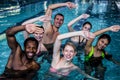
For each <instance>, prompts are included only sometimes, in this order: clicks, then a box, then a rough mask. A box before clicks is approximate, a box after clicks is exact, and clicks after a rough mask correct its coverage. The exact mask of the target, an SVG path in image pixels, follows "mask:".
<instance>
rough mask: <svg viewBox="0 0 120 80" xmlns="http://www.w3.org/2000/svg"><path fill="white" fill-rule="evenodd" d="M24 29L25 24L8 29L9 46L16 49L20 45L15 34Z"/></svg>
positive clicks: (13, 49)
mask: <svg viewBox="0 0 120 80" xmlns="http://www.w3.org/2000/svg"><path fill="white" fill-rule="evenodd" d="M23 30H25V26H17V27H12V28H10V29H8V30H7V31H6V37H7V42H8V46H9V47H10V48H11V50H12V51H15V50H16V48H17V47H18V46H19V44H18V42H17V41H16V38H15V34H16V33H17V32H19V31H23Z"/></svg>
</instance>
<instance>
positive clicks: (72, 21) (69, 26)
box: [68, 14, 90, 32]
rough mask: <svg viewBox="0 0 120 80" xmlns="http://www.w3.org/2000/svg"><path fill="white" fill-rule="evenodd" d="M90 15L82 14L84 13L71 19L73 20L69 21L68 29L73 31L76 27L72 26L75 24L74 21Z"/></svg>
mask: <svg viewBox="0 0 120 80" xmlns="http://www.w3.org/2000/svg"><path fill="white" fill-rule="evenodd" d="M89 16H90V15H88V14H82V15H80V16H78V17H77V18H75V19H73V20H71V21H70V22H69V23H68V30H69V31H70V32H73V31H74V29H73V28H72V25H73V24H74V23H76V22H78V21H79V20H80V19H82V18H84V19H86V18H88V17H89Z"/></svg>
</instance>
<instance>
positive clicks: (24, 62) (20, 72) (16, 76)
mask: <svg viewBox="0 0 120 80" xmlns="http://www.w3.org/2000/svg"><path fill="white" fill-rule="evenodd" d="M63 6H67V7H68V8H70V9H71V8H75V7H76V5H75V4H74V3H72V2H66V3H58V4H52V5H49V6H48V8H47V10H46V12H45V15H43V16H40V17H37V18H34V19H31V20H28V21H26V22H24V23H23V24H22V25H20V26H15V27H11V28H10V29H8V30H7V31H6V37H7V43H8V46H9V47H10V49H11V54H10V56H9V59H8V62H7V64H6V67H5V70H4V72H3V74H2V75H1V76H0V80H32V78H33V77H34V76H35V75H36V73H37V71H38V70H39V69H40V64H39V63H37V62H36V61H35V59H34V57H35V56H37V57H41V55H45V56H46V54H44V53H45V52H47V53H48V54H47V57H48V60H50V63H51V67H50V69H49V72H50V73H51V74H53V75H56V76H57V77H59V78H61V77H65V76H68V75H69V73H70V72H71V71H73V70H76V71H78V72H79V73H80V74H82V75H83V76H84V77H85V78H84V80H87V79H89V78H90V79H93V80H104V73H105V70H106V68H105V67H104V66H103V64H102V60H103V59H104V58H106V59H108V60H110V61H113V62H114V63H115V64H118V65H120V63H119V62H118V61H116V60H114V59H113V57H112V55H110V54H108V53H107V52H106V51H105V50H104V49H105V48H106V47H107V46H108V44H109V43H110V42H111V37H110V36H109V35H108V34H103V33H105V32H107V31H113V32H118V31H119V30H120V26H119V25H113V26H110V27H107V28H104V29H101V30H98V31H96V32H94V33H91V32H90V30H91V29H92V24H91V23H90V22H85V23H83V24H82V29H81V30H80V31H75V30H74V29H73V28H72V25H73V24H74V23H76V22H78V21H79V20H80V19H82V18H84V19H86V18H88V17H89V16H90V15H89V14H82V15H80V16H78V17H77V18H75V19H73V20H72V21H70V22H69V23H68V25H67V26H68V30H69V32H68V33H64V34H60V33H59V31H58V30H59V28H60V27H61V26H62V24H63V23H64V16H63V14H61V13H58V14H56V15H55V17H54V23H53V24H52V22H51V16H52V10H53V9H56V8H59V7H63ZM35 21H42V22H43V25H42V26H40V25H37V24H33V23H34V22H35ZM20 31H24V34H25V35H24V36H25V38H26V40H25V41H24V50H22V48H21V46H20V44H19V43H18V42H17V40H16V37H15V35H16V33H18V32H20ZM30 34H32V35H33V36H32V37H31V36H30ZM99 35H100V36H99ZM97 36H99V38H98V41H97V43H96V45H95V46H93V45H92V43H93V41H94V39H95V37H97ZM68 38H69V40H68V41H67V42H66V43H65V45H64V46H62V40H63V39H68ZM61 46H62V47H61ZM78 47H79V48H78ZM61 48H62V49H61ZM80 48H82V49H83V50H84V56H85V59H84V70H82V69H81V68H80V67H78V66H76V65H75V64H73V63H72V59H73V58H74V56H75V55H76V54H79V51H78V49H80ZM80 50H81V49H80ZM44 58H45V59H46V57H44ZM93 71H95V73H94V75H91V73H92V72H93Z"/></svg>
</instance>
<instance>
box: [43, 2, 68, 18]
mask: <svg viewBox="0 0 120 80" xmlns="http://www.w3.org/2000/svg"><path fill="white" fill-rule="evenodd" d="M63 6H67V4H66V3H58V4H52V5H49V6H48V8H47V11H46V14H45V15H48V16H51V15H52V10H54V9H56V8H59V7H63Z"/></svg>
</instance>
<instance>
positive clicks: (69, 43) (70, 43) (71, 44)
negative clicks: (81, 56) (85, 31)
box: [63, 42, 77, 52]
mask: <svg viewBox="0 0 120 80" xmlns="http://www.w3.org/2000/svg"><path fill="white" fill-rule="evenodd" d="M67 45H69V46H72V47H73V49H74V51H75V52H76V51H77V48H76V46H75V45H74V44H73V43H72V42H67V43H66V44H65V45H64V46H63V50H64V48H65V47H66V46H67Z"/></svg>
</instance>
